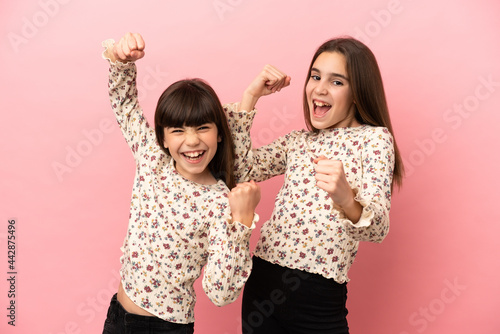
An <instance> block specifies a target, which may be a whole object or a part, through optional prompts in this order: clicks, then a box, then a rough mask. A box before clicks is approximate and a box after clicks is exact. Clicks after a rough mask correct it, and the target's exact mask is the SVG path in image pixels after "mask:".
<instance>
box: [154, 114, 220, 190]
mask: <svg viewBox="0 0 500 334" xmlns="http://www.w3.org/2000/svg"><path fill="white" fill-rule="evenodd" d="M218 142H220V137H219V136H218V131H217V126H216V125H215V124H214V123H207V124H203V125H200V126H183V127H167V128H165V139H164V146H165V148H167V149H168V151H169V153H170V155H171V156H172V158H173V159H174V160H175V169H176V170H177V171H178V172H179V173H180V174H181V175H182V176H184V177H185V178H186V179H188V180H191V181H194V182H196V183H201V184H214V183H216V180H215V178H214V176H213V175H212V173H211V172H210V169H209V168H208V165H209V163H210V161H212V159H213V157H214V156H215V153H216V152H217V143H218Z"/></svg>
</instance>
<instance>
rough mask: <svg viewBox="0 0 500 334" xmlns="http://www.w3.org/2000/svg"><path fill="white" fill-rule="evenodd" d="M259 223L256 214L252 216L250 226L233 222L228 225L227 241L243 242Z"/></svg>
mask: <svg viewBox="0 0 500 334" xmlns="http://www.w3.org/2000/svg"><path fill="white" fill-rule="evenodd" d="M258 221H259V215H258V214H257V213H254V214H253V220H252V226H250V227H248V226H246V225H245V224H242V223H240V222H239V221H234V222H233V223H232V224H231V223H228V226H227V231H228V237H229V239H233V240H238V241H240V240H245V239H248V238H250V235H251V234H252V231H253V230H254V229H255V227H256V223H257V222H258Z"/></svg>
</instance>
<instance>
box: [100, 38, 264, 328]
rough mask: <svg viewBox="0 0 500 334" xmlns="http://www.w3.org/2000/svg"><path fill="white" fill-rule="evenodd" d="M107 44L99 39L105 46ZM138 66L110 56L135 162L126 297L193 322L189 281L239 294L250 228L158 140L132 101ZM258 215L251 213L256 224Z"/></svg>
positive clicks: (218, 300) (117, 107)
mask: <svg viewBox="0 0 500 334" xmlns="http://www.w3.org/2000/svg"><path fill="white" fill-rule="evenodd" d="M109 44H112V42H104V43H103V45H108V46H109ZM136 75H137V73H136V65H135V64H134V63H127V64H123V63H120V62H116V63H112V62H110V70H109V95H110V100H111V106H112V109H113V111H114V112H115V115H116V119H117V121H118V124H119V126H120V128H121V130H122V133H123V135H124V137H125V139H126V141H127V143H128V145H129V146H130V149H131V150H132V153H133V155H134V158H135V162H136V176H135V180H134V186H133V191H132V199H131V206H130V220H129V225H128V231H127V236H126V237H125V240H124V243H123V246H122V248H121V250H122V251H123V256H122V257H121V264H122V267H121V279H122V284H123V287H124V289H125V292H126V293H127V295H128V297H129V298H130V299H131V300H132V301H133V302H134V303H135V304H137V305H139V306H140V307H142V308H143V309H145V310H146V311H148V312H150V313H152V314H154V315H156V316H158V317H159V318H162V319H164V320H166V321H170V322H175V323H191V322H194V314H193V312H194V304H195V301H196V296H195V290H194V288H193V283H194V281H195V280H196V279H197V278H198V277H199V276H200V274H201V270H202V268H203V267H205V269H204V275H203V281H202V282H203V284H202V285H203V289H204V291H205V293H206V294H207V296H208V297H209V298H210V300H211V301H212V302H213V303H214V304H216V305H218V306H222V305H225V304H229V303H231V302H233V301H234V300H235V299H236V298H237V297H238V296H239V294H240V292H241V289H242V288H243V285H244V283H245V282H246V280H247V278H248V276H249V274H250V271H251V266H252V261H251V258H250V252H249V240H250V235H251V231H252V229H251V228H248V227H246V226H244V225H242V224H239V223H234V224H231V223H230V222H231V215H230V209H229V204H228V200H227V194H228V192H229V189H228V188H227V186H226V184H225V183H224V182H223V181H218V183H217V184H214V185H202V184H197V183H195V182H192V181H189V180H187V179H185V178H184V177H183V176H182V175H180V174H179V173H178V172H177V171H176V169H175V167H174V161H173V159H172V158H171V157H170V156H168V155H166V154H165V153H163V151H162V150H161V149H160V147H159V146H158V144H157V142H156V137H155V133H154V130H153V129H152V128H151V127H150V126H149V124H148V122H147V120H146V118H145V117H144V115H143V113H142V109H141V107H140V105H139V102H138V99H137V89H136ZM257 219H258V216H257V215H255V218H254V223H255V221H256V220H257Z"/></svg>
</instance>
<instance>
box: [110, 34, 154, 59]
mask: <svg viewBox="0 0 500 334" xmlns="http://www.w3.org/2000/svg"><path fill="white" fill-rule="evenodd" d="M145 47H146V45H145V43H144V39H143V38H142V36H141V35H140V34H133V33H127V34H125V36H123V37H122V38H121V39H120V40H119V41H118V43H115V45H114V47H113V50H112V52H111V58H112V60H119V61H120V62H122V63H128V62H130V61H136V60H139V59H141V58H142V57H144V48H145ZM113 58H114V59H113Z"/></svg>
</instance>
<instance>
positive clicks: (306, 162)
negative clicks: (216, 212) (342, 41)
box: [226, 104, 394, 283]
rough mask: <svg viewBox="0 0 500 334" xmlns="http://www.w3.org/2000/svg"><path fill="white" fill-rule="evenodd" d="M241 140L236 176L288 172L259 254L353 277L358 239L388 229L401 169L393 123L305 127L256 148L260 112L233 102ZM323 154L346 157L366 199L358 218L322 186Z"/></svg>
mask: <svg viewBox="0 0 500 334" xmlns="http://www.w3.org/2000/svg"><path fill="white" fill-rule="evenodd" d="M226 113H227V114H228V118H229V124H230V127H231V131H232V133H233V137H234V141H235V147H236V161H237V165H236V168H237V170H238V171H237V174H236V177H237V180H238V181H239V182H241V181H244V180H249V179H252V180H256V181H263V180H266V179H269V178H271V177H273V176H276V175H280V174H285V175H284V183H283V186H282V187H281V190H280V191H279V193H278V195H277V196H276V199H275V205H274V211H273V213H272V216H271V218H270V220H269V221H267V222H266V223H265V224H264V225H263V226H262V228H261V236H260V239H259V241H258V244H257V246H256V249H255V252H254V255H255V256H258V257H260V258H262V259H264V260H267V261H269V262H271V263H276V264H279V265H281V266H284V267H288V268H294V269H300V270H304V271H307V272H310V273H316V274H320V275H323V276H324V277H327V278H333V279H335V281H337V282H339V283H343V282H346V281H349V278H348V275H347V273H348V271H349V268H350V267H351V265H352V263H353V261H354V258H355V257H356V253H357V250H358V243H359V241H372V242H381V241H382V240H383V239H384V238H385V236H386V235H387V233H388V232H389V210H390V206H391V182H392V175H393V168H394V148H393V138H392V135H391V134H390V133H389V131H388V130H387V129H386V128H383V127H372V126H369V125H362V126H360V127H351V128H338V129H329V130H321V131H319V133H317V134H314V133H313V132H310V131H306V130H301V131H292V132H291V133H289V134H287V135H285V136H283V137H281V138H278V139H276V140H275V141H273V142H272V143H271V144H269V145H266V146H263V147H260V148H256V149H252V143H251V138H250V128H251V125H252V121H253V117H254V116H255V113H256V111H255V110H253V111H251V112H246V111H238V104H231V105H227V106H226ZM321 155H324V156H326V157H327V158H329V159H338V160H341V161H342V162H343V163H344V171H345V174H346V177H347V179H348V181H349V183H350V185H351V188H353V189H354V191H355V193H356V196H355V199H356V200H357V201H358V202H359V203H360V204H361V205H362V207H363V211H362V215H361V219H360V220H359V221H358V222H356V223H352V222H351V221H349V220H348V219H347V218H346V217H345V215H344V214H343V212H342V209H341V208H340V207H338V206H335V205H334V203H333V202H332V200H331V199H330V197H329V195H328V193H327V192H326V191H324V190H322V189H320V188H318V187H317V186H316V181H315V178H314V175H315V164H314V163H313V160H314V159H315V158H316V157H319V156H321Z"/></svg>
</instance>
